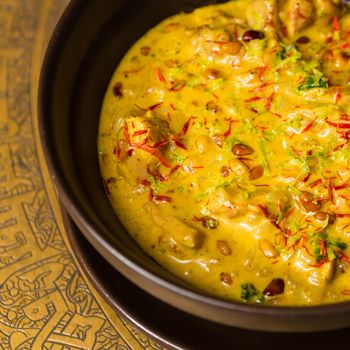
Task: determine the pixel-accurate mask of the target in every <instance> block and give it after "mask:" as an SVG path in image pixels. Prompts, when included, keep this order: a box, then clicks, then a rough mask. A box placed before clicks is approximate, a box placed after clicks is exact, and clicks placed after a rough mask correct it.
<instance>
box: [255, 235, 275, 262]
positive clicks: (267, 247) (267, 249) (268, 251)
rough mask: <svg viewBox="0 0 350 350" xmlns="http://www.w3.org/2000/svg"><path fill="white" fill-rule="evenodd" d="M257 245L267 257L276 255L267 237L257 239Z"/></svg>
mask: <svg viewBox="0 0 350 350" xmlns="http://www.w3.org/2000/svg"><path fill="white" fill-rule="evenodd" d="M259 247H260V250H261V251H262V252H263V254H264V255H265V256H266V257H267V258H269V259H273V258H277V256H278V252H277V249H276V248H275V246H274V245H272V244H271V243H270V242H269V241H268V240H267V239H262V240H261V241H259Z"/></svg>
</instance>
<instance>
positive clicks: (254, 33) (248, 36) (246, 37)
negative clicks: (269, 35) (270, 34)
mask: <svg viewBox="0 0 350 350" xmlns="http://www.w3.org/2000/svg"><path fill="white" fill-rule="evenodd" d="M264 38H265V34H264V33H263V32H259V31H258V30H247V31H246V32H245V33H244V34H243V36H242V39H243V41H244V42H246V43H248V42H249V41H252V40H257V39H259V40H261V39H264Z"/></svg>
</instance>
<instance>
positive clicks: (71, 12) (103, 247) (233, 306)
mask: <svg viewBox="0 0 350 350" xmlns="http://www.w3.org/2000/svg"><path fill="white" fill-rule="evenodd" d="M86 6H88V2H86V1H85V0H71V1H70V3H69V4H68V6H67V7H66V9H65V11H64V12H63V14H62V16H61V18H60V19H59V21H58V23H57V25H56V28H55V30H54V32H53V34H52V36H51V39H50V41H49V44H48V46H47V50H46V52H45V55H44V60H43V64H42V69H41V74H40V78H39V90H38V118H39V123H38V124H39V136H40V139H41V145H42V149H43V152H44V156H45V160H46V163H47V166H48V169H49V173H50V176H51V179H52V180H53V183H54V185H56V186H57V189H58V194H59V197H60V200H61V201H62V203H63V205H64V207H65V208H66V210H67V211H68V213H69V215H70V216H71V217H72V219H73V221H74V222H75V223H76V224H77V226H78V228H79V229H80V230H81V232H82V233H83V234H84V236H85V237H86V238H87V240H88V241H89V242H90V243H91V244H92V245H93V247H94V248H95V249H96V250H97V251H98V252H99V253H100V254H102V255H103V256H104V257H105V259H106V260H107V261H108V262H109V263H111V264H112V265H113V266H114V267H116V261H117V264H118V266H119V264H122V265H124V267H125V269H124V270H123V269H122V271H120V272H122V273H123V275H125V274H126V273H127V271H134V272H136V273H137V274H139V275H141V276H142V278H144V279H145V280H149V281H150V282H151V283H152V284H154V286H155V287H158V288H160V289H162V290H165V291H168V292H170V293H172V294H174V293H175V294H177V295H180V296H181V297H182V298H186V299H190V300H192V301H194V302H196V303H200V304H203V303H204V304H205V305H207V306H210V307H215V308H217V307H219V308H220V309H227V310H229V311H235V312H241V313H244V314H252V315H265V316H266V315H269V316H271V317H275V319H283V318H286V317H287V318H288V317H292V318H307V317H318V316H327V317H329V318H331V316H332V315H333V314H344V315H345V314H348V313H350V301H344V302H340V303H334V304H322V305H313V306H267V305H256V304H249V303H244V302H240V301H226V300H223V299H220V298H215V296H213V297H211V296H207V295H204V294H200V292H198V293H196V292H193V291H190V290H188V289H185V288H183V287H180V286H177V285H174V284H173V283H171V282H169V281H166V280H164V279H162V278H161V277H159V276H157V275H155V274H154V273H152V272H151V271H149V270H147V269H145V268H143V267H140V266H139V265H137V264H136V263H135V262H133V261H132V260H131V259H130V258H129V257H128V256H126V255H125V254H123V253H122V252H120V251H118V249H117V248H116V247H113V246H112V244H111V242H109V241H108V239H107V238H106V237H103V236H102V235H101V234H100V232H99V231H100V229H99V228H98V227H97V225H96V222H94V221H93V220H92V219H91V218H90V217H89V215H88V214H87V213H86V211H85V210H84V209H83V208H82V207H81V206H80V205H79V200H78V199H77V198H76V196H75V195H74V193H73V192H72V191H71V190H70V186H69V184H68V182H67V181H66V179H65V176H64V173H63V171H62V169H61V168H60V167H59V163H58V158H57V154H56V152H55V149H54V147H53V142H52V141H51V137H50V136H51V129H50V127H49V126H50V122H49V120H50V118H49V117H50V114H51V113H50V110H51V108H52V106H51V102H52V101H51V97H50V96H51V95H50V94H51V89H52V87H53V82H52V81H53V79H52V77H54V76H55V72H56V71H57V68H58V63H59V59H60V51H61V49H62V48H64V45H65V43H66V41H67V38H68V37H69V34H70V30H71V29H72V28H73V27H74V23H75V20H76V19H77V18H78V17H79V14H80V13H81V12H82V11H83V9H84V8H85V7H86ZM111 259H112V260H111ZM114 259H116V260H115V261H113V260H114ZM118 270H119V269H118ZM125 276H126V277H127V278H129V279H131V280H132V282H134V283H135V284H137V285H139V283H137V282H135V281H134V280H133V278H130V276H129V275H125ZM139 286H140V285H139ZM140 287H141V288H143V286H140ZM143 289H144V288H143ZM147 291H148V290H147ZM148 292H150V291H148ZM150 293H151V294H153V293H152V292H150ZM153 295H154V294H153ZM156 296H157V295H156ZM157 297H158V298H159V296H157ZM188 311H189V312H191V311H190V310H188ZM197 316H198V315H197ZM217 322H220V321H217ZM330 323H331V322H330ZM225 324H227V323H225ZM348 324H350V321H349V322H348ZM229 325H230V324H229ZM336 328H340V327H336ZM263 329H265V328H263ZM324 329H335V328H332V326H330V327H328V328H324V327H323V328H321V329H320V330H324ZM284 331H285V330H284ZM298 331H300V330H298ZM292 332H293V330H292Z"/></svg>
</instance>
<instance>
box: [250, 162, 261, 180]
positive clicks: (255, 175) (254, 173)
mask: <svg viewBox="0 0 350 350" xmlns="http://www.w3.org/2000/svg"><path fill="white" fill-rule="evenodd" d="M263 175H264V168H263V167H262V166H261V165H258V166H256V167H254V168H253V169H252V170H251V171H250V175H249V179H250V180H256V179H259V178H260V177H262V176H263Z"/></svg>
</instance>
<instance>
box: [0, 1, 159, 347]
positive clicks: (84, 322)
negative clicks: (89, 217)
mask: <svg viewBox="0 0 350 350" xmlns="http://www.w3.org/2000/svg"><path fill="white" fill-rule="evenodd" d="M67 3H68V0H0V350H24V349H33V350H39V349H50V350H70V349H72V350H73V349H84V350H90V349H94V350H95V349H96V350H102V349H103V350H107V349H111V350H112V349H113V350H114V349H123V350H126V349H136V350H137V349H158V350H159V349H161V348H160V347H159V346H158V345H157V344H155V343H154V342H152V341H151V340H149V339H148V338H147V337H146V336H145V335H144V334H141V333H140V332H138V331H137V330H136V329H134V328H133V327H132V326H131V325H130V324H128V323H126V322H125V321H123V320H122V319H121V318H120V317H119V316H118V315H116V314H115V313H114V312H113V311H112V310H111V309H110V308H109V306H108V305H107V304H106V302H105V301H104V300H103V299H102V298H101V297H100V296H99V295H98V293H97V292H96V291H95V290H94V289H93V287H92V286H91V285H90V284H89V283H88V281H87V280H86V279H85V278H84V276H83V275H82V272H81V271H79V269H78V266H77V263H76V262H75V260H74V256H73V254H72V251H71V249H70V247H69V243H68V240H67V236H66V233H65V230H64V227H63V223H62V218H61V214H60V209H59V205H58V199H57V196H56V193H55V191H54V188H53V185H52V182H51V180H50V176H49V173H48V170H47V168H46V165H45V161H44V157H43V152H42V149H41V145H40V140H39V135H38V119H37V103H36V101H37V89H38V80H39V73H40V68H41V62H42V58H43V54H44V51H45V48H46V45H47V42H48V40H49V37H50V34H51V33H52V30H53V28H54V26H55V24H56V22H57V20H58V18H59V16H60V14H61V13H62V11H63V9H64V7H65V6H66V5H67Z"/></svg>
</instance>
